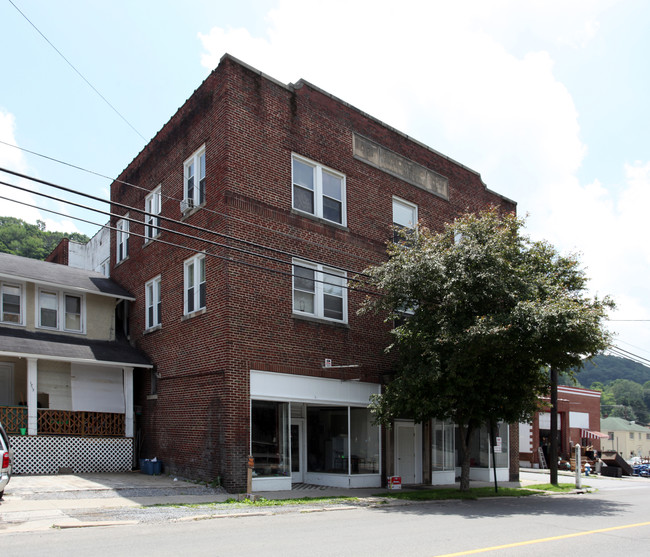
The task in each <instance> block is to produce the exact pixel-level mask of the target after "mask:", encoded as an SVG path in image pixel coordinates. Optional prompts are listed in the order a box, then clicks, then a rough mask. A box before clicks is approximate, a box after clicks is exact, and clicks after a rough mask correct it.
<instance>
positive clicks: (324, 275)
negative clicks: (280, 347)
mask: <svg viewBox="0 0 650 557" xmlns="http://www.w3.org/2000/svg"><path fill="white" fill-rule="evenodd" d="M346 281H347V278H346V273H345V272H344V271H341V270H340V269H334V268H332V267H326V266H324V265H316V264H314V263H309V262H306V261H299V260H294V261H293V312H294V313H296V314H301V315H310V316H313V317H320V318H323V319H331V320H333V321H340V322H342V323H347V320H348V307H347V305H348V304H347V298H348V296H347V288H346Z"/></svg>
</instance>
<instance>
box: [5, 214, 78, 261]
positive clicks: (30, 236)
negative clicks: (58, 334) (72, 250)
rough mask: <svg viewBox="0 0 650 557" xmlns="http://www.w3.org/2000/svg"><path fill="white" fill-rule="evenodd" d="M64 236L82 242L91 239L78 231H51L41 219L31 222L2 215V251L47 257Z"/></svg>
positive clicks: (38, 257)
mask: <svg viewBox="0 0 650 557" xmlns="http://www.w3.org/2000/svg"><path fill="white" fill-rule="evenodd" d="M64 237H67V238H70V240H73V241H75V242H82V243H85V242H87V241H88V240H89V239H90V238H88V236H86V235H85V234H79V233H78V232H72V233H70V232H49V231H47V230H45V223H44V222H43V221H40V220H39V221H36V224H29V223H27V222H25V221H23V220H21V219H17V218H14V217H0V252H3V253H12V254H14V255H22V256H23V257H30V258H32V259H45V257H47V256H48V255H49V254H50V252H51V251H52V250H53V249H54V248H55V247H56V246H57V244H58V243H59V242H60V241H61V238H64Z"/></svg>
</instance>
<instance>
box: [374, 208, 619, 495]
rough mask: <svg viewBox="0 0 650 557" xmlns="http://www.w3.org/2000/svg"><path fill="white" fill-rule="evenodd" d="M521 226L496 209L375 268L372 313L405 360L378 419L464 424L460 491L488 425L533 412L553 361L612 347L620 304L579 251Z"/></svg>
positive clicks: (414, 243) (394, 249)
mask: <svg viewBox="0 0 650 557" xmlns="http://www.w3.org/2000/svg"><path fill="white" fill-rule="evenodd" d="M523 226H524V223H523V221H522V220H521V219H518V218H517V217H515V216H514V215H502V214H500V213H499V212H498V211H497V210H496V209H490V210H487V211H484V212H482V213H479V214H468V215H465V216H463V217H461V218H458V219H457V220H456V221H455V222H454V223H452V224H449V225H447V226H446V227H445V229H444V230H443V231H442V232H439V233H436V232H432V231H429V230H427V229H422V228H420V229H419V230H418V231H417V233H415V234H411V235H410V236H409V237H408V238H404V240H403V241H398V242H396V243H395V242H393V243H390V244H389V256H390V257H389V259H388V261H386V262H385V263H384V264H382V265H378V266H374V267H371V268H369V269H367V270H366V271H365V273H367V274H368V275H369V276H370V277H371V280H372V282H373V283H374V285H375V286H376V287H377V288H378V290H379V291H380V292H381V293H382V294H383V296H381V297H375V298H368V299H367V301H366V304H365V306H364V308H363V309H362V311H377V312H383V313H384V315H385V318H386V320H387V321H388V322H391V323H393V324H394V327H393V329H392V334H393V339H394V342H393V344H391V346H390V347H389V349H391V348H395V349H397V353H398V362H399V364H398V368H397V370H396V374H395V377H394V379H393V380H392V381H391V382H390V383H389V384H388V385H387V386H386V389H385V391H384V392H383V394H381V395H378V396H376V397H375V398H374V399H373V401H372V403H371V408H372V410H373V412H374V414H375V417H376V420H377V421H378V422H379V423H382V424H384V425H387V426H390V424H391V423H392V422H393V420H394V419H395V418H399V417H410V418H413V419H415V420H416V421H418V422H423V421H425V420H429V419H431V418H437V419H441V420H444V419H450V420H452V421H453V422H455V423H456V424H457V425H458V427H459V428H460V433H461V435H460V439H461V447H460V449H461V456H462V466H461V470H462V472H461V483H460V489H461V490H467V489H469V471H470V454H469V446H470V442H471V440H472V437H473V435H474V433H475V432H476V431H477V430H478V429H479V428H481V427H483V426H488V427H490V429H492V430H493V428H494V427H495V425H496V423H497V422H498V421H505V422H508V423H514V422H519V421H528V420H531V419H532V416H533V415H534V413H535V411H536V410H537V409H538V400H539V397H540V396H541V395H544V394H547V393H548V388H549V375H548V368H549V367H550V366H555V367H556V368H557V369H558V370H560V371H569V370H570V369H571V368H574V367H580V366H581V365H582V361H583V358H584V357H585V356H591V355H593V354H595V353H597V352H599V351H601V350H603V349H604V348H606V347H607V346H608V343H609V335H608V333H607V332H606V331H605V330H604V329H603V327H602V322H603V320H604V318H605V317H606V312H607V310H608V309H609V308H611V307H613V303H612V302H611V301H610V300H609V299H608V298H605V299H603V300H600V299H598V298H590V297H588V296H587V294H586V284H587V279H586V276H585V274H584V272H583V271H582V269H581V268H580V265H579V262H578V260H577V258H576V257H575V256H561V255H560V254H559V253H558V252H557V251H556V250H555V249H554V248H552V247H551V246H550V245H549V244H547V243H545V242H533V241H531V240H530V239H529V238H528V237H527V236H524V235H523V234H522V228H523Z"/></svg>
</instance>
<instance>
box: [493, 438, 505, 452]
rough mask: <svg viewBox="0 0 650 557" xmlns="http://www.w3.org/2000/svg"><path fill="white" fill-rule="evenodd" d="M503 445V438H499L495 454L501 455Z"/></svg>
mask: <svg viewBox="0 0 650 557" xmlns="http://www.w3.org/2000/svg"><path fill="white" fill-rule="evenodd" d="M502 448H503V445H502V440H501V437H497V438H496V439H495V442H494V452H495V453H500V452H503V451H502Z"/></svg>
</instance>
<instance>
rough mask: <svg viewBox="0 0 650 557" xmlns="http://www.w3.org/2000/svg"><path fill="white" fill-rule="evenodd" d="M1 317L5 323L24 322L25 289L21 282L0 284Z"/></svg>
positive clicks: (16, 323)
mask: <svg viewBox="0 0 650 557" xmlns="http://www.w3.org/2000/svg"><path fill="white" fill-rule="evenodd" d="M0 289H1V293H2V295H1V296H0V305H1V306H2V307H1V308H0V319H1V320H2V322H3V323H13V324H14V325H22V324H23V289H22V287H21V286H20V285H19V284H9V283H6V282H3V283H2V284H1V285H0Z"/></svg>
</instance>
